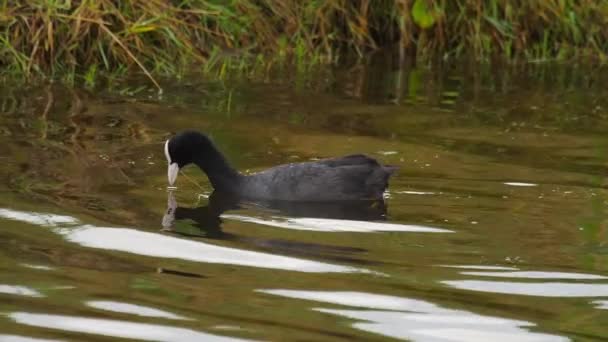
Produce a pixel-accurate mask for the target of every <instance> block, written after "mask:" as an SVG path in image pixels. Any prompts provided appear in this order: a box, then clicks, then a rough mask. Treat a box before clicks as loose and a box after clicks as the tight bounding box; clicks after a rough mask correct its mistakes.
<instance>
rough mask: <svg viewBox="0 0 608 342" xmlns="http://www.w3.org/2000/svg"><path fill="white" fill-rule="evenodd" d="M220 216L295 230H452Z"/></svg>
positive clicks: (412, 226) (348, 221)
mask: <svg viewBox="0 0 608 342" xmlns="http://www.w3.org/2000/svg"><path fill="white" fill-rule="evenodd" d="M222 218H225V219H229V220H235V221H241V222H247V223H255V224H260V225H265V226H270V227H277V228H286V229H295V230H310V231H316V232H353V233H354V232H356V233H373V232H411V233H453V231H452V230H449V229H443V228H435V227H426V226H419V225H410V224H397V223H384V222H370V221H355V220H338V219H325V218H312V217H303V218H287V217H277V216H274V217H273V218H272V219H264V218H258V217H251V216H244V215H232V214H224V215H222Z"/></svg>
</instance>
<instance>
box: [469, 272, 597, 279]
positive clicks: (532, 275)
mask: <svg viewBox="0 0 608 342" xmlns="http://www.w3.org/2000/svg"><path fill="white" fill-rule="evenodd" d="M460 274H464V275H472V276H480V277H498V278H526V279H580V280H600V279H608V277H605V276H601V275H597V274H586V273H569V272H539V271H515V272H461V273H460Z"/></svg>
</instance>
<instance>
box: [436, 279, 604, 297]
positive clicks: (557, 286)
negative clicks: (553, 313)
mask: <svg viewBox="0 0 608 342" xmlns="http://www.w3.org/2000/svg"><path fill="white" fill-rule="evenodd" d="M441 283H442V284H445V285H448V286H451V287H454V288H457V289H461V290H470V291H479V292H491V293H504V294H515V295H524V296H537V297H605V296H608V284H576V283H559V282H542V283H521V282H507V281H490V280H446V281H442V282H441Z"/></svg>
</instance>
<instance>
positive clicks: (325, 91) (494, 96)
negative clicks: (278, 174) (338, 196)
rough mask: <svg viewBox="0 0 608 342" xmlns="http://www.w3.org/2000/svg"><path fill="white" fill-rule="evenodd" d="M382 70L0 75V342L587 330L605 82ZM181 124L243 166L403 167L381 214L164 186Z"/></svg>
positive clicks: (602, 268)
mask: <svg viewBox="0 0 608 342" xmlns="http://www.w3.org/2000/svg"><path fill="white" fill-rule="evenodd" d="M389 62H390V61H380V62H379V63H378V65H380V66H377V65H375V64H372V65H361V64H358V65H353V66H349V67H343V68H338V70H334V71H331V72H329V71H324V72H312V71H311V72H310V73H305V74H301V73H296V74H290V73H287V72H286V73H285V74H281V73H278V74H277V75H270V76H268V77H267V78H265V79H263V80H257V79H252V80H243V78H237V79H227V80H224V81H221V82H220V81H217V82H210V81H209V82H207V81H201V78H200V77H192V78H187V79H185V80H182V81H180V82H176V83H174V84H172V83H170V82H169V81H167V89H166V90H165V93H164V94H163V96H162V97H158V96H157V95H156V94H154V93H153V92H152V91H148V90H147V89H146V88H139V85H140V83H137V81H135V83H134V84H126V85H125V84H122V85H119V87H124V89H123V90H124V91H117V90H115V91H107V90H99V91H98V90H95V91H93V90H91V89H89V90H86V89H74V90H70V89H67V88H64V87H61V86H48V87H47V86H42V87H39V86H9V85H7V86H6V87H4V88H3V90H2V91H1V92H0V105H1V111H2V114H1V116H0V120H1V124H0V140H1V141H0V142H1V143H2V146H3V147H4V148H3V149H2V152H0V158H1V160H2V164H0V165H1V166H0V168H1V169H2V175H3V177H2V181H0V247H1V248H0V250H1V252H0V312H1V313H2V314H1V315H0V340H7V341H11V340H15V341H19V340H23V339H25V340H32V341H62V340H87V341H95V340H108V338H110V339H132V340H163V341H191V340H211V341H214V340H218V341H223V340H231V339H234V340H238V339H246V340H317V341H331V340H354V339H360V340H384V339H388V340H390V339H404V340H413V341H568V340H573V341H574V340H576V341H596V340H604V339H608V329H606V326H608V311H607V310H606V309H607V308H608V235H607V231H608V213H607V208H608V178H606V175H607V167H608V163H607V161H606V156H608V100H606V99H608V94H607V92H608V91H607V90H606V89H605V88H604V87H602V84H605V82H602V81H603V80H605V78H606V73H605V72H604V71H602V70H581V69H580V67H579V69H577V68H576V67H564V66H540V67H529V68H522V69H521V70H519V69H518V70H510V69H504V70H503V69H500V70H501V71H500V72H497V71H496V70H498V69H490V68H488V69H484V68H481V69H480V70H468V68H467V67H466V66H463V67H459V68H446V69H442V70H436V69H432V70H431V69H399V68H392V67H388V66H385V65H390V63H389ZM119 90H120V89H119ZM185 128H194V129H200V130H203V131H206V132H208V133H209V134H210V135H211V136H212V137H213V139H214V140H215V141H216V143H217V144H218V145H219V146H220V147H221V149H222V150H223V151H225V153H226V155H227V156H228V158H229V159H230V160H231V161H232V162H233V163H234V165H235V166H236V167H238V168H239V169H240V170H243V172H254V171H256V170H260V169H263V168H265V167H269V166H271V165H275V164H279V163H287V162H296V161H306V160H313V159H316V158H324V157H330V156H337V155H341V154H349V153H366V154H369V155H371V156H374V157H376V158H378V159H379V160H381V161H382V162H385V163H387V164H395V165H399V166H400V167H401V170H400V171H399V173H398V174H397V175H396V176H395V177H394V178H393V180H392V183H391V186H390V190H389V191H388V192H387V194H386V207H367V206H358V205H345V204H333V205H330V204H323V205H318V204H306V205H304V204H302V205H299V204H293V203H291V204H289V203H248V204H243V205H240V206H233V205H227V204H226V203H223V202H222V199H221V198H220V199H218V198H215V197H214V196H212V189H211V187H210V184H209V182H208V181H207V180H206V179H205V178H204V176H203V175H202V174H201V172H200V171H199V170H198V169H196V168H188V169H187V170H185V175H186V176H180V177H179V178H178V184H177V185H178V189H177V190H175V191H173V192H167V189H166V161H165V159H164V155H163V151H162V146H163V145H162V144H163V142H164V140H165V139H166V137H167V136H169V135H170V134H171V133H172V132H176V131H179V130H181V129H185ZM26 338H27V339H26Z"/></svg>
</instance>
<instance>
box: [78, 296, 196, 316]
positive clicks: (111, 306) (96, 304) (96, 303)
mask: <svg viewBox="0 0 608 342" xmlns="http://www.w3.org/2000/svg"><path fill="white" fill-rule="evenodd" d="M85 304H86V305H87V306H90V307H92V308H95V309H100V310H106V311H113V312H121V313H125V314H133V315H138V316H144V317H158V318H168V319H179V320H188V318H186V317H183V316H179V315H176V314H173V313H171V312H167V311H163V310H159V309H155V308H150V307H147V306H142V305H136V304H129V303H121V302H114V301H108V300H92V301H88V302H86V303H85Z"/></svg>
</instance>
